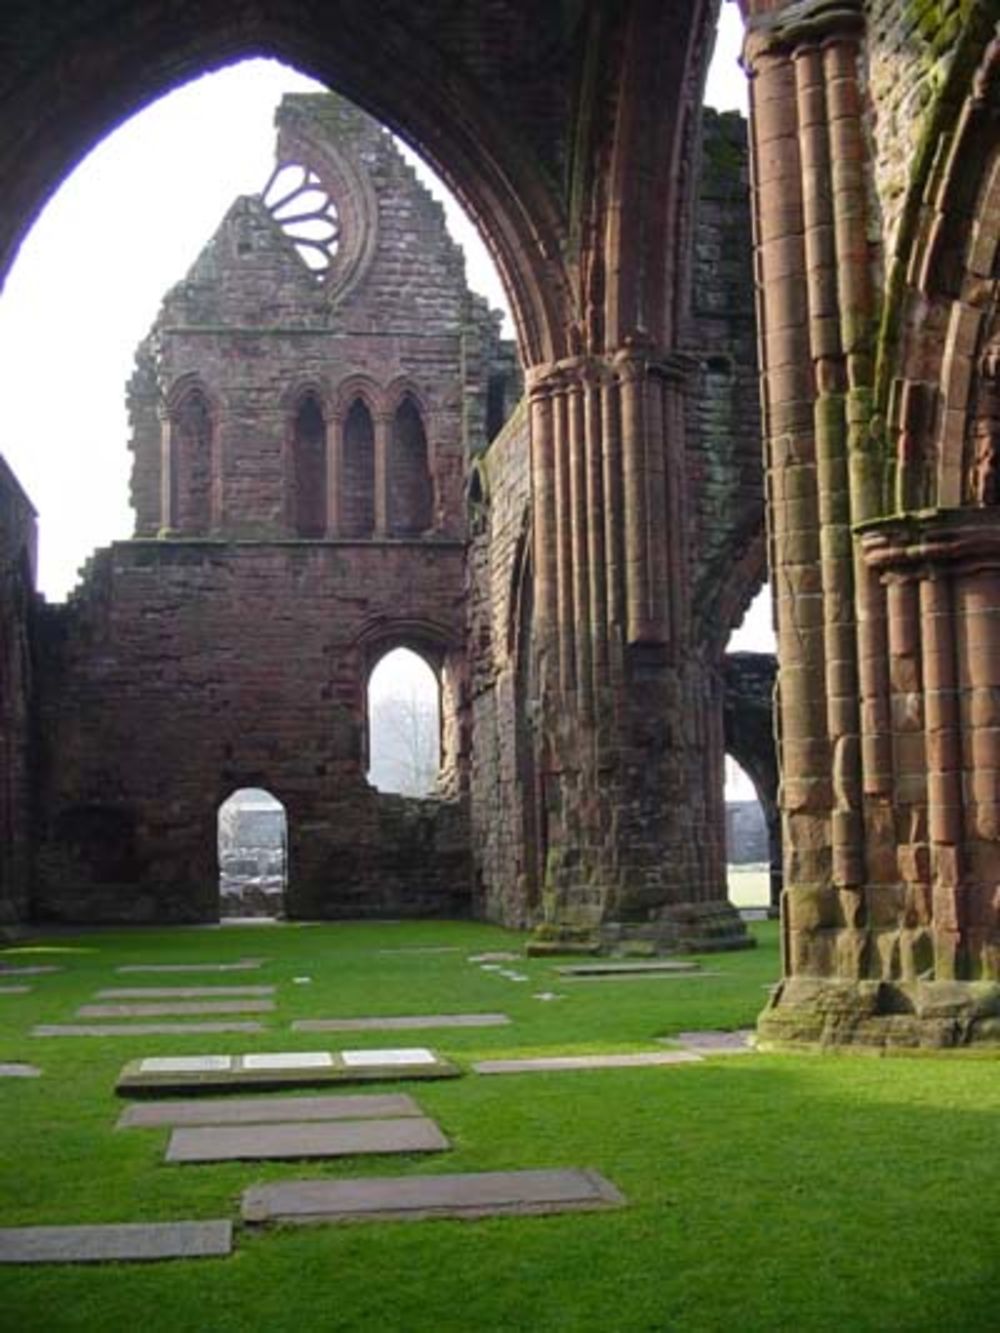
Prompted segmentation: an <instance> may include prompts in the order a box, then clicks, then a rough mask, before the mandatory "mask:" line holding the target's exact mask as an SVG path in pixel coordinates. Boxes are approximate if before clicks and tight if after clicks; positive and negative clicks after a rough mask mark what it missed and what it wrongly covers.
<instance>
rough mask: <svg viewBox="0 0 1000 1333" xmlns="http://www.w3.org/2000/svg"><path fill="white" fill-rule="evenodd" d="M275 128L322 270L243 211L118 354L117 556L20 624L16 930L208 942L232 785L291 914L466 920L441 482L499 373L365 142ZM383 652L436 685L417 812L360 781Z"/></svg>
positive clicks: (346, 133)
mask: <svg viewBox="0 0 1000 1333" xmlns="http://www.w3.org/2000/svg"><path fill="white" fill-rule="evenodd" d="M278 131H279V133H278V156H277V160H278V166H279V168H283V169H284V171H285V175H284V177H283V178H282V177H281V176H280V175H279V176H278V177H276V180H277V181H278V182H279V184H278V186H277V187H275V188H277V189H278V190H279V191H280V190H281V189H282V188H285V189H286V194H287V193H290V194H291V195H292V197H293V200H294V198H295V197H296V196H295V188H294V186H295V180H296V172H298V173H299V178H301V173H302V172H303V171H306V172H307V173H312V174H311V176H309V175H308V174H307V176H306V179H307V180H316V181H319V182H320V183H321V185H322V187H323V190H322V191H321V195H322V198H323V199H326V200H327V202H326V203H325V204H324V205H323V206H324V207H325V208H327V209H330V208H332V206H333V202H335V205H336V218H337V232H336V238H335V241H336V244H335V249H334V252H333V254H332V255H331V256H328V259H329V262H328V263H324V264H322V265H320V266H319V267H313V266H311V265H310V264H309V263H307V262H304V259H303V255H302V254H301V253H300V248H299V246H298V244H297V242H296V238H295V234H294V231H289V230H288V229H286V227H285V226H284V225H283V224H282V221H281V219H282V212H281V210H280V209H277V210H275V209H274V208H272V207H269V206H268V200H269V199H271V198H272V197H273V194H274V189H272V190H269V191H266V192H265V195H263V196H248V197H245V198H241V199H238V200H237V201H236V202H235V203H234V204H233V206H232V207H231V209H230V210H229V212H228V213H227V215H226V217H225V218H224V219H223V221H222V224H221V225H220V227H219V229H218V231H217V232H216V234H215V236H214V237H213V238H212V240H211V241H210V243H209V244H208V245H207V246H206V248H205V249H204V250H203V252H202V254H201V255H200V257H199V258H198V260H197V261H196V263H195V264H194V266H193V268H192V269H191V271H190V272H189V273H188V275H187V276H186V277H185V278H184V280H183V281H182V282H181V283H179V284H178V285H177V286H176V287H175V288H173V290H172V291H170V292H169V293H168V295H167V297H166V298H165V300H164V304H163V308H162V310H161V311H160V314H159V316H158V318H157V320H156V323H155V325H154V327H153V330H152V332H151V334H150V336H149V337H148V338H147V340H146V341H145V342H144V343H143V345H142V346H141V347H140V349H139V352H138V354H137V369H136V373H135V375H134V377H133V379H132V381H131V384H130V386H129V411H130V417H131V422H132V439H131V448H132V451H133V454H134V467H133V474H132V494H133V501H134V505H135V509H136V531H137V535H136V538H135V539H134V540H132V541H127V542H117V543H115V544H114V545H113V546H112V547H111V548H110V549H109V550H106V551H102V552H99V553H98V554H97V555H96V556H95V557H94V558H93V560H92V561H91V563H90V566H89V569H88V571H87V576H86V578H85V580H84V583H83V584H82V586H81V587H80V588H79V589H78V590H77V592H76V593H75V594H74V595H73V597H72V598H71V600H70V603H69V605H68V606H66V607H65V608H61V607H60V608H50V609H48V610H47V611H46V613H45V616H44V620H43V625H42V653H41V659H40V667H39V672H40V676H39V688H40V696H41V724H42V725H41V734H42V736H43V738H44V742H43V746H42V752H41V772H40V776H41V790H40V794H39V801H38V805H39V829H38V833H39V838H38V847H37V855H36V860H35V885H34V897H33V910H34V913H35V914H36V915H37V916H41V917H44V918H65V919H72V920H118V919H124V920H207V919H212V918H214V917H215V916H217V915H218V913H219V883H218V868H217V859H216V858H217V848H216V820H217V811H218V809H219V807H220V804H221V803H222V802H224V801H225V800H226V798H227V797H228V796H229V795H231V793H232V792H233V791H234V790H236V789H237V788H246V787H264V788H266V789H267V790H268V791H269V792H271V793H272V794H273V795H274V796H276V797H277V798H278V799H279V800H280V801H281V802H282V803H283V804H284V806H285V808H286V811H287V816H288V885H287V892H286V893H285V896H284V910H285V911H286V912H287V914H288V915H291V916H298V917H302V916H308V917H335V916H353V917H364V916H385V915H400V914H403V915H427V914H444V915H461V914H463V913H467V912H468V911H469V906H470V888H469V886H470V867H469V859H470V858H469V834H468V800H467V795H466V776H465V770H466V766H467V760H466V757H465V754H464V746H465V742H464V740H463V734H464V731H465V729H466V723H465V720H464V716H465V691H466V686H465V679H466V665H465V661H466V655H465V641H464V640H465V624H464V537H465V496H464V476H465V470H466V460H467V459H468V458H469V457H470V456H471V455H472V454H474V453H476V452H478V451H480V450H481V449H482V448H483V447H484V446H485V444H486V438H487V436H486V431H487V404H488V396H489V393H490V390H491V387H492V386H493V385H494V382H495V380H496V378H497V377H498V376H499V377H501V379H502V378H503V377H504V376H506V375H508V374H509V372H510V354H509V352H508V351H507V350H506V349H502V348H501V346H500V342H499V336H498V318H499V317H498V316H495V315H493V314H492V313H491V312H490V311H489V310H488V308H487V307H486V304H485V302H484V301H483V300H482V299H481V298H479V297H475V296H473V295H471V294H470V292H469V290H468V288H467V286H466V284H465V276H464V265H463V260H462V256H461V252H460V251H459V250H458V249H457V247H456V246H455V245H454V244H453V242H452V241H451V240H450V239H449V237H448V235H447V232H446V230H445V226H444V218H443V214H442V211H441V208H440V206H439V205H438V204H436V203H435V202H434V201H433V200H432V199H431V198H430V196H429V195H428V194H427V192H426V190H425V189H424V188H423V187H422V186H421V185H419V184H418V183H417V181H416V178H415V176H414V174H413V171H412V169H411V168H410V167H409V166H407V165H406V163H405V162H404V161H403V159H402V157H401V156H400V154H399V152H398V151H397V150H396V148H395V147H394V145H393V144H392V141H391V140H390V138H389V136H388V135H387V133H386V132H385V131H384V130H381V129H380V128H379V127H378V126H377V125H376V124H375V123H374V122H373V121H372V120H370V119H369V118H368V117H367V116H365V115H363V114H362V113H361V112H359V111H357V110H356V109H354V108H352V107H350V106H349V105H348V104H347V103H345V102H343V101H341V100H340V99H338V98H336V97H333V96H332V95H329V96H328V95H319V96H298V97H290V98H288V99H286V101H285V102H284V103H283V105H282V107H281V110H280V112H279V116H278ZM289 173H291V175H290V177H289ZM289 178H290V179H291V180H292V186H291V187H290V188H289V187H283V186H281V184H280V182H281V180H282V179H285V180H286V181H287V180H288V179H289ZM331 201H333V202H331ZM321 202H322V199H321ZM300 207H301V205H300ZM399 645H406V646H409V647H412V648H414V649H416V650H417V651H419V652H421V653H422V654H423V655H424V656H425V658H426V659H427V661H428V662H429V663H430V664H431V665H432V667H433V668H434V670H435V671H436V672H437V673H438V675H439V678H440V680H441V686H442V697H443V704H444V708H443V713H444V729H443V737H442V739H443V750H444V753H443V761H442V766H441V777H440V781H439V784H438V794H437V796H435V797H434V798H433V799H427V800H422V801H407V800H404V799H403V798H401V797H392V796H387V795H382V794H381V793H379V792H377V791H376V790H375V789H374V788H372V787H371V786H370V785H369V784H368V783H367V781H366V779H365V771H366V767H367V762H366V747H367V724H366V717H367V701H366V684H367V680H368V676H369V673H370V671H371V669H372V668H373V667H374V665H375V664H376V662H377V661H378V660H379V659H380V657H381V656H382V655H383V653H384V652H385V651H387V650H388V649H390V648H393V647H396V646H399Z"/></svg>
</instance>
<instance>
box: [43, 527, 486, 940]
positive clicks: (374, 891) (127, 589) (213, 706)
mask: <svg viewBox="0 0 1000 1333" xmlns="http://www.w3.org/2000/svg"><path fill="white" fill-rule="evenodd" d="M461 587H462V548H461V546H460V545H459V544H456V543H441V544H439V545H430V544H427V543H423V544H417V543H386V544H373V543H368V544H360V543H359V544H335V543H308V544H305V543H303V544H292V543H289V544H286V545H278V544H274V543H240V544H229V543H224V542H201V543H193V542H192V543H187V542H185V543H179V542H176V543H175V542H121V543H117V544H116V545H114V546H113V547H111V548H110V549H109V550H107V551H104V552H101V554H100V556H99V558H98V559H97V560H96V561H95V562H94V564H93V566H92V570H91V575H90V579H89V581H88V584H87V586H86V587H85V589H84V590H83V591H82V593H81V594H79V595H78V596H77V598H76V599H75V600H74V601H72V602H71V603H70V604H69V606H68V607H66V608H54V609H50V610H49V611H48V613H47V617H46V624H45V652H44V657H43V664H42V676H41V693H42V723H43V733H44V737H45V745H44V752H43V759H44V763H43V788H42V792H43V800H42V809H43V820H42V828H41V846H40V849H39V856H38V885H37V893H36V898H35V911H36V914H37V915H39V916H42V917H49V918H64V919H72V920H112V919H115V920H154V919H157V920H206V919H212V918H213V917H214V916H215V915H217V912H218V875H217V867H216V812H217V809H218V806H219V804H220V803H221V802H222V801H223V800H224V799H225V798H226V797H227V796H228V795H230V794H231V792H232V791H233V790H235V789H236V788H238V787H246V786H263V787H266V788H267V790H269V791H270V792H272V793H273V794H274V795H275V796H277V797H278V799H279V800H281V801H282V802H283V804H284V805H285V807H286V810H287V812H288V821H289V891H288V910H289V912H290V914H292V915H296V916H308V917H314V916H315V917H321V916H367V915H379V914H382V915H385V914H393V913H396V914H399V913H405V914H412V915H421V914H427V913H446V914H455V913H461V912H462V911H463V910H467V906H468V884H469V875H468V865H467V859H468V842H467V834H466V833H465V830H464V819H463V816H462V807H461V805H453V806H452V807H451V808H448V807H442V806H440V805H436V804H435V803H432V802H420V803H402V802H401V801H400V799H399V798H385V797H380V796H379V795H378V794H377V793H375V792H374V791H373V790H372V789H370V788H369V787H368V785H367V783H366V782H365V779H364V775H363V771H362V751H363V728H364V698H363V682H364V679H365V669H366V665H367V662H368V661H369V660H370V658H371V656H372V654H373V653H374V652H376V650H377V648H376V646H377V645H379V646H380V645H383V644H384V645H385V646H386V647H389V646H392V645H393V644H395V643H397V642H400V641H404V642H408V641H412V637H413V632H414V631H413V627H414V625H419V626H421V627H423V632H424V635H425V636H426V639H427V641H428V642H430V641H431V640H432V638H433V633H434V630H433V629H432V628H431V627H436V633H437V635H438V638H439V643H440V646H441V648H442V649H443V650H444V649H447V648H448V647H449V646H450V645H454V644H456V643H458V642H459V640H460V636H461V631H462V621H461V616H462V598H461ZM414 805H418V806H420V807H422V808H421V809H419V810H414V809H412V808H410V807H412V806H414ZM435 811H437V813H435Z"/></svg>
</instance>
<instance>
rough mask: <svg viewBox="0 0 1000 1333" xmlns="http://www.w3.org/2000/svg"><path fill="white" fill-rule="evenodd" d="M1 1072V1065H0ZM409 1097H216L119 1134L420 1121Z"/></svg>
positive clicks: (139, 1114)
mask: <svg viewBox="0 0 1000 1333" xmlns="http://www.w3.org/2000/svg"><path fill="white" fill-rule="evenodd" d="M0 1070H2V1066H0ZM422 1115H423V1111H421V1109H420V1107H419V1106H418V1105H417V1103H416V1102H415V1101H414V1100H413V1098H412V1097H408V1096H407V1095H406V1093H401V1092H400V1093H393V1092H387V1093H377V1094H373V1095H365V1094H359V1095H353V1096H352V1095H351V1094H344V1093H341V1094H340V1095H339V1096H334V1097H216V1098H201V1099H199V1100H197V1101H183V1102H142V1103H140V1104H139V1105H137V1106H128V1107H126V1108H125V1110H124V1111H123V1112H122V1113H121V1115H120V1116H119V1117H118V1124H117V1126H116V1128H118V1129H158V1128H162V1127H163V1126H171V1127H173V1126H181V1125H266V1124H292V1123H293V1122H294V1121H296V1120H300V1121H309V1120H325V1121H329V1120H386V1119H397V1120H398V1119H402V1118H403V1117H405V1116H422Z"/></svg>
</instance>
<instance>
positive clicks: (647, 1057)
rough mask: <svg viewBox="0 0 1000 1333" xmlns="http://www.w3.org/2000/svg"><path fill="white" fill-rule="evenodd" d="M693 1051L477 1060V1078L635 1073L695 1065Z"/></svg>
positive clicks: (696, 1061) (696, 1056)
mask: <svg viewBox="0 0 1000 1333" xmlns="http://www.w3.org/2000/svg"><path fill="white" fill-rule="evenodd" d="M700 1060H701V1056H700V1055H698V1054H696V1053H695V1052H694V1051H636V1052H629V1053H628V1054H623V1055H544V1056H539V1057H537V1058H534V1059H525V1060H480V1061H478V1062H477V1063H476V1064H474V1065H473V1066H472V1068H473V1069H474V1070H475V1071H476V1073H477V1074H544V1073H552V1072H555V1071H557V1070H563V1069H639V1068H642V1067H644V1066H646V1065H685V1064H697V1063H699V1062H700Z"/></svg>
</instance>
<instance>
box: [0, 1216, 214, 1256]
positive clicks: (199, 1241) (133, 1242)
mask: <svg viewBox="0 0 1000 1333" xmlns="http://www.w3.org/2000/svg"><path fill="white" fill-rule="evenodd" d="M232 1249H233V1225H232V1223H231V1222H230V1221H228V1220H223V1221H215V1222H149V1223H142V1222H126V1223H122V1224H119V1225H114V1226H82V1227H4V1228H2V1229H0V1263H3V1264H81V1263H83V1264H86V1263H102V1262H107V1261H111V1260H114V1261H116V1262H121V1261H123V1260H145V1259H204V1258H214V1257H218V1256H220V1255H227V1254H231V1253H232Z"/></svg>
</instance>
